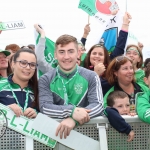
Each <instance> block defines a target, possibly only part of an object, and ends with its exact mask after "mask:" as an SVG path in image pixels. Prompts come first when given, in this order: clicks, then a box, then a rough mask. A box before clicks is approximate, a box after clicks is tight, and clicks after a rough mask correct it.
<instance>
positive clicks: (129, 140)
mask: <svg viewBox="0 0 150 150" xmlns="http://www.w3.org/2000/svg"><path fill="white" fill-rule="evenodd" d="M134 135H135V134H134V131H133V130H131V131H130V133H129V135H128V140H127V141H128V142H131V141H132V140H133V139H134Z"/></svg>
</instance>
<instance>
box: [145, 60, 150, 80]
mask: <svg viewBox="0 0 150 150" xmlns="http://www.w3.org/2000/svg"><path fill="white" fill-rule="evenodd" d="M149 75H150V62H148V63H147V65H146V66H145V77H146V78H148V77H149Z"/></svg>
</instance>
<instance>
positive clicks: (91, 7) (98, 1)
mask: <svg viewBox="0 0 150 150" xmlns="http://www.w3.org/2000/svg"><path fill="white" fill-rule="evenodd" d="M78 8H80V9H82V10H83V11H85V12H86V13H88V14H89V15H90V16H93V17H95V19H97V20H98V21H99V22H100V23H101V24H105V25H107V24H108V22H109V20H110V17H111V16H110V15H111V14H112V12H113V11H114V10H116V9H118V5H117V3H116V1H115V0H109V1H108V0H80V2H79V6H78Z"/></svg>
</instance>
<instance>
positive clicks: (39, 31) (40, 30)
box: [34, 24, 45, 38]
mask: <svg viewBox="0 0 150 150" xmlns="http://www.w3.org/2000/svg"><path fill="white" fill-rule="evenodd" d="M34 28H35V29H36V31H37V32H38V33H40V34H41V37H42V38H45V32H44V30H43V29H41V28H40V27H39V25H38V24H35V25H34Z"/></svg>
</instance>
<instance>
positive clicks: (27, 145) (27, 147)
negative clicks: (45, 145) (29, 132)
mask: <svg viewBox="0 0 150 150" xmlns="http://www.w3.org/2000/svg"><path fill="white" fill-rule="evenodd" d="M25 150H34V148H33V139H32V138H31V137H29V136H26V142H25Z"/></svg>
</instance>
